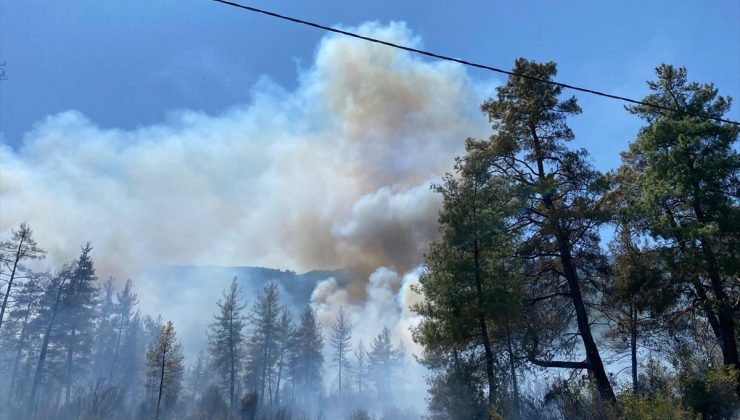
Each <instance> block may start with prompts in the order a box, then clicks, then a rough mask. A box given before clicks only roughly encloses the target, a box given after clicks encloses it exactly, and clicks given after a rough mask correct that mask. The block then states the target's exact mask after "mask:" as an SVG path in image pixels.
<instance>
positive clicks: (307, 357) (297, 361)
mask: <svg viewBox="0 0 740 420" xmlns="http://www.w3.org/2000/svg"><path fill="white" fill-rule="evenodd" d="M323 347H324V338H323V336H322V335H321V328H320V325H319V321H318V319H317V318H316V312H314V310H313V309H312V308H311V307H310V306H307V307H306V309H305V310H304V311H303V312H302V313H301V318H300V322H299V325H298V328H297V329H296V331H295V334H294V335H293V340H292V351H291V356H292V360H291V378H292V381H293V386H294V388H295V392H297V395H298V396H299V397H300V400H301V403H302V405H306V404H310V403H311V397H312V396H315V395H316V394H317V393H318V392H317V391H318V388H319V387H320V386H321V370H322V366H323V364H324V356H323V354H322V353H321V350H322V349H323Z"/></svg>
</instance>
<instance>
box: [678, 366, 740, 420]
mask: <svg viewBox="0 0 740 420" xmlns="http://www.w3.org/2000/svg"><path fill="white" fill-rule="evenodd" d="M678 383H679V386H680V388H681V396H682V398H681V399H682V402H683V405H684V406H685V407H688V408H690V409H691V410H693V411H695V412H697V413H700V414H701V415H702V418H703V419H705V420H713V419H717V420H718V419H731V418H732V417H733V415H735V414H737V413H738V411H740V401H739V400H738V396H737V394H736V393H735V389H736V388H737V384H738V374H737V370H735V369H732V367H729V366H721V367H718V368H714V369H712V368H710V369H708V370H704V371H684V372H681V373H680V374H679V375H678Z"/></svg>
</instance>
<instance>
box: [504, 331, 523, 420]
mask: <svg viewBox="0 0 740 420" xmlns="http://www.w3.org/2000/svg"><path fill="white" fill-rule="evenodd" d="M506 342H507V347H508V350H509V371H510V375H511V388H512V392H513V394H514V412H515V413H516V418H517V419H521V418H522V413H521V408H520V406H521V403H520V402H519V383H518V381H517V377H516V365H515V364H514V349H513V347H512V345H511V328H510V326H509V319H508V317H507V319H506Z"/></svg>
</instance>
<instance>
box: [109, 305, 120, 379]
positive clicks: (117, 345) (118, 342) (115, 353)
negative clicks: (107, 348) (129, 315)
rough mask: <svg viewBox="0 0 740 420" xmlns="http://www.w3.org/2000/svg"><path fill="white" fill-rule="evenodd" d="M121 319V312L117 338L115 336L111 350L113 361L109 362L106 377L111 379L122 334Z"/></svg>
mask: <svg viewBox="0 0 740 420" xmlns="http://www.w3.org/2000/svg"><path fill="white" fill-rule="evenodd" d="M123 321H124V318H123V314H121V323H120V324H119V326H118V338H116V348H115V349H114V350H113V361H111V363H110V373H109V374H108V378H110V379H113V372H114V371H115V368H116V362H117V361H118V351H119V349H120V347H121V336H122V335H123V325H124V322H123Z"/></svg>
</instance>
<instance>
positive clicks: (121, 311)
mask: <svg viewBox="0 0 740 420" xmlns="http://www.w3.org/2000/svg"><path fill="white" fill-rule="evenodd" d="M133 287H134V286H133V282H132V281H131V279H127V280H126V284H125V285H124V286H123V290H121V291H120V292H118V293H117V294H116V300H117V302H116V305H115V316H114V328H115V333H116V342H115V346H114V347H113V358H112V360H111V363H110V370H109V373H108V377H109V378H111V379H113V378H114V375H115V373H116V367H117V363H118V357H119V356H118V355H119V353H120V350H121V343H122V341H123V338H124V336H125V334H128V331H127V330H128V329H129V325H130V322H131V316H132V313H133V311H134V308H135V307H136V304H137V303H138V299H137V296H136V293H134V291H133Z"/></svg>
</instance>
